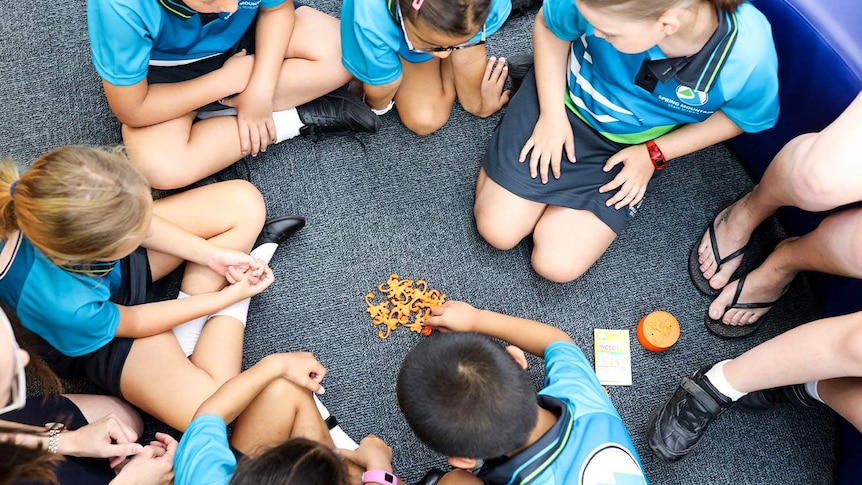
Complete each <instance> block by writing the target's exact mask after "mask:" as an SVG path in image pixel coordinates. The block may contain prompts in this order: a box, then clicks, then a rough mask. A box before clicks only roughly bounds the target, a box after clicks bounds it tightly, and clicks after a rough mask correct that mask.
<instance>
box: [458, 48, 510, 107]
mask: <svg viewBox="0 0 862 485" xmlns="http://www.w3.org/2000/svg"><path fill="white" fill-rule="evenodd" d="M450 59H451V60H452V74H453V76H454V78H455V92H456V93H457V96H458V101H460V102H461V106H463V107H464V109H465V110H466V111H467V112H468V113H471V114H474V115H476V116H480V117H482V118H485V117H488V116H491V115H492V114H494V113H496V112H497V111H499V110H500V108H502V107H503V105H505V104H506V103H508V102H509V94H510V93H509V91H503V85H505V84H506V77H507V75H508V72H509V68H508V66H507V65H506V61H505V59H502V58H501V59H500V60H499V62H498V60H497V58H496V57H492V58H490V59H487V51H486V50H485V46H484V45H478V46H475V47H470V48H469V49H462V50H459V51H454V52H452V55H451V56H450Z"/></svg>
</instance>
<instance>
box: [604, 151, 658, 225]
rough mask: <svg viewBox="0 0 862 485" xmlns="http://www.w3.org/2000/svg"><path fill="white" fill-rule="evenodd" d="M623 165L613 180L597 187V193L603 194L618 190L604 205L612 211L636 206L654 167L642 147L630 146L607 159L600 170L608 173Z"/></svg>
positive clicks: (647, 153) (644, 191)
mask: <svg viewBox="0 0 862 485" xmlns="http://www.w3.org/2000/svg"><path fill="white" fill-rule="evenodd" d="M620 163H622V164H623V169H622V170H620V173H618V174H617V175H616V177H614V179H613V180H611V181H610V182H608V183H606V184H605V185H602V186H601V187H599V193H601V194H604V193H606V192H610V191H612V190H616V189H619V190H618V191H617V193H616V194H614V196H613V197H611V198H609V199H608V200H607V202H605V205H606V206H608V207H610V206H614V209H617V210H619V209H622V208H623V207H625V206H627V205H628V206H632V207H634V206H636V205H637V204H638V203H639V202H640V201H641V200H642V199H643V198H644V194H646V189H647V184H649V181H650V179H651V178H652V175H653V172H655V167H653V164H652V161H650V158H649V152H648V151H647V150H646V147H645V146H644V145H632V146H630V147H626V148H623V149H622V150H620V151H618V152H617V153H616V154H615V155H613V156H612V157H611V158H609V159H608V161H607V162H606V163H605V166H604V167H603V168H602V170H604V171H605V172H609V171H610V170H611V169H612V168H614V167H615V166H617V165H619V164H620Z"/></svg>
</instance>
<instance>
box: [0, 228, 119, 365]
mask: <svg viewBox="0 0 862 485" xmlns="http://www.w3.org/2000/svg"><path fill="white" fill-rule="evenodd" d="M7 246H8V249H7ZM0 251H3V253H4V254H5V253H6V251H10V252H11V260H9V261H8V262H7V263H5V264H3V265H2V267H0V300H3V302H4V303H6V304H7V305H9V306H10V307H12V309H14V310H15V313H16V314H17V315H18V318H19V319H20V320H21V324H22V325H24V327H25V328H27V329H28V330H30V331H31V332H33V333H35V334H36V335H38V336H40V337H42V338H43V339H45V341H47V342H48V343H49V344H50V345H51V346H52V347H54V348H55V349H57V350H58V351H60V353H62V354H64V355H67V356H69V357H78V356H81V355H85V354H88V353H90V352H93V351H95V350H97V349H100V348H101V347H103V346H104V345H106V344H107V343H108V342H110V341H111V340H112V339H113V338H114V335H115V334H116V333H117V327H118V326H119V325H120V310H119V308H118V307H117V305H116V304H114V303H112V302H110V301H109V299H110V297H111V294H112V293H113V292H115V291H116V290H117V289H118V288H119V287H120V283H121V281H122V274H121V271H120V265H119V264H118V265H116V266H115V267H114V269H113V270H111V272H110V273H108V274H106V275H104V276H100V277H95V276H87V275H81V274H76V273H71V272H69V271H66V270H64V269H62V268H60V267H59V266H57V265H56V264H54V263H53V262H52V261H51V260H50V259H48V257H47V256H45V254H44V253H42V251H40V250H39V249H38V248H36V247H35V246H34V245H33V243H31V242H30V240H29V239H27V238H26V237H24V236H23V235H22V234H21V233H20V231H18V232H16V233H14V234H13V235H12V236H10V237H9V239H6V240H3V241H0ZM4 261H5V258H4Z"/></svg>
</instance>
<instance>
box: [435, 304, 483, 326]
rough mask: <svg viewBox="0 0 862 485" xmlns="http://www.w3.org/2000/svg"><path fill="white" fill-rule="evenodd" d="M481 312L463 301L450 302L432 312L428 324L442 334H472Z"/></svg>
mask: <svg viewBox="0 0 862 485" xmlns="http://www.w3.org/2000/svg"><path fill="white" fill-rule="evenodd" d="M478 318H479V310H477V309H476V308H473V307H472V306H471V305H470V304H468V303H464V302H463V301H455V300H450V301H447V302H446V303H444V304H442V305H440V306H438V307H436V308H433V309H432V310H431V318H429V319H428V324H429V325H433V326H435V327H437V329H438V330H440V331H442V332H447V331H451V332H472V331H474V326H475V323H476V321H477V320H478Z"/></svg>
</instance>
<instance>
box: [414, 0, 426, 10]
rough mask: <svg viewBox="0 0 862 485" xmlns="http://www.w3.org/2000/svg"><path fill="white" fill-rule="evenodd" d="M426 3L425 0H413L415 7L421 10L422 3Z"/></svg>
mask: <svg viewBox="0 0 862 485" xmlns="http://www.w3.org/2000/svg"><path fill="white" fill-rule="evenodd" d="M423 3H425V0H413V9H414V10H419V9H420V8H422V4H423Z"/></svg>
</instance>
